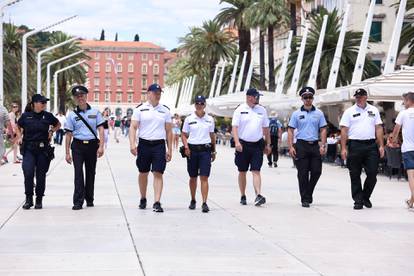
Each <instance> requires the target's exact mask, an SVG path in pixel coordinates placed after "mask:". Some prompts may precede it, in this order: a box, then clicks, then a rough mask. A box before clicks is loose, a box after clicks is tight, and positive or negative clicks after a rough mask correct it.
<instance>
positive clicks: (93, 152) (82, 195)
mask: <svg viewBox="0 0 414 276" xmlns="http://www.w3.org/2000/svg"><path fill="white" fill-rule="evenodd" d="M87 94H88V89H87V88H86V87H84V86H81V85H77V86H74V87H73V88H72V95H73V97H74V98H75V101H76V103H77V105H78V106H77V107H76V108H75V110H73V111H72V112H71V113H69V115H68V116H67V120H66V125H65V130H66V162H68V163H69V164H71V163H72V158H73V166H74V168H75V191H74V193H73V207H72V209H73V210H80V209H82V206H83V203H84V201H85V200H86V206H88V207H93V206H94V203H93V201H94V187H95V171H96V162H97V157H101V156H103V153H104V143H105V142H104V128H103V125H104V124H105V120H104V118H103V117H102V114H101V112H99V110H97V109H95V108H92V107H91V106H90V105H89V104H88V103H87V101H86V100H87ZM98 136H99V138H98ZM72 138H73V142H72ZM71 143H72V145H71ZM70 148H71V149H72V156H71V155H70ZM83 165H85V176H86V177H84V173H83Z"/></svg>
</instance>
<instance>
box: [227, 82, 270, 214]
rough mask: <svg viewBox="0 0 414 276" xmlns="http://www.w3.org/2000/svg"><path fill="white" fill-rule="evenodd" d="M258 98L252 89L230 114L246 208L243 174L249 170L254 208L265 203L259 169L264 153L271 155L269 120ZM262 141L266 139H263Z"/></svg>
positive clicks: (240, 185) (241, 200) (236, 161)
mask: <svg viewBox="0 0 414 276" xmlns="http://www.w3.org/2000/svg"><path fill="white" fill-rule="evenodd" d="M260 96H261V94H260V93H259V92H258V91H257V90H256V89H254V88H250V89H249V90H247V93H246V103H243V104H241V105H240V106H238V107H237V108H236V110H235V111H234V114H233V120H232V126H233V138H234V143H235V146H236V156H235V160H234V162H235V164H236V166H237V168H238V171H239V177H238V181H239V188H240V193H241V199H240V204H242V205H246V204H247V201H246V173H247V170H248V169H249V167H250V171H251V172H252V174H253V185H254V190H255V193H256V199H255V205H256V206H261V205H263V204H264V203H266V198H265V197H264V196H262V195H261V186H262V185H261V177H260V169H261V167H262V164H263V152H264V153H265V154H266V155H267V154H269V153H270V152H271V150H272V149H271V144H270V134H269V117H268V116H267V111H266V109H265V108H264V107H263V106H261V105H259V99H260ZM263 137H265V139H263Z"/></svg>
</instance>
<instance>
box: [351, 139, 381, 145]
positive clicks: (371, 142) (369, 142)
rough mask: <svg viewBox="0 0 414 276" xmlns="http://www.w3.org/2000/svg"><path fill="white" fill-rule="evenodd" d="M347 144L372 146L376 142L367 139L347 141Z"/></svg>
mask: <svg viewBox="0 0 414 276" xmlns="http://www.w3.org/2000/svg"><path fill="white" fill-rule="evenodd" d="M349 142H350V143H351V142H352V143H360V144H374V143H375V142H376V140H375V139H368V140H358V139H349Z"/></svg>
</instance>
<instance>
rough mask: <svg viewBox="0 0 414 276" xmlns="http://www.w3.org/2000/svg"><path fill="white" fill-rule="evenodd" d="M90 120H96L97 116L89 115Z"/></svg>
mask: <svg viewBox="0 0 414 276" xmlns="http://www.w3.org/2000/svg"><path fill="white" fill-rule="evenodd" d="M88 118H90V119H96V115H88Z"/></svg>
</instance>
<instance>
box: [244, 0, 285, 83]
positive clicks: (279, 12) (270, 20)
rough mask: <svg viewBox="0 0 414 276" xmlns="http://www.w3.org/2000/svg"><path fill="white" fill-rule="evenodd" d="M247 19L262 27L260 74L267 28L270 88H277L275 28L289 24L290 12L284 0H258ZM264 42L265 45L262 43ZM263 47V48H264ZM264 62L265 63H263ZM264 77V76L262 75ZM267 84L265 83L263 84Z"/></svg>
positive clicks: (247, 13)
mask: <svg viewBox="0 0 414 276" xmlns="http://www.w3.org/2000/svg"><path fill="white" fill-rule="evenodd" d="M246 20H247V22H248V24H249V26H251V27H259V28H260V37H261V38H260V46H261V47H260V48H261V49H260V51H261V55H260V57H261V59H262V58H263V60H261V62H260V64H261V70H260V75H262V74H264V68H262V67H264V43H263V42H262V39H263V33H262V32H264V31H265V30H267V41H268V49H269V53H268V58H269V90H271V91H274V90H275V88H276V84H275V77H274V68H275V63H274V54H273V53H274V35H273V34H274V29H275V27H276V26H277V27H276V28H278V29H282V28H284V27H286V26H289V23H290V13H289V12H288V7H287V6H286V2H285V1H284V0H256V1H255V2H254V3H253V4H252V5H251V6H250V7H249V8H248V9H247V11H246ZM262 43H263V45H262ZM262 47H263V48H262ZM262 63H263V65H262ZM261 79H262V76H261ZM262 85H263V86H265V85H264V84H262Z"/></svg>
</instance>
